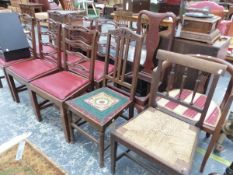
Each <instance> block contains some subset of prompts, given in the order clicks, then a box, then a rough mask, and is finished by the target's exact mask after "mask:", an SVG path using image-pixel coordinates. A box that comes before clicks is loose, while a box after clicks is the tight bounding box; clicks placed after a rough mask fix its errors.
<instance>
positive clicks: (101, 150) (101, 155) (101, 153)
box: [99, 130, 104, 168]
mask: <svg viewBox="0 0 233 175" xmlns="http://www.w3.org/2000/svg"><path fill="white" fill-rule="evenodd" d="M99 160H100V167H101V168H102V167H104V130H102V131H99Z"/></svg>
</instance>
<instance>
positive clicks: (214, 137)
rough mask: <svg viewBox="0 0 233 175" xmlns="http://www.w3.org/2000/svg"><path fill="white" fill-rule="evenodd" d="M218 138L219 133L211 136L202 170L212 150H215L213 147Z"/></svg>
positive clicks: (201, 170)
mask: <svg viewBox="0 0 233 175" xmlns="http://www.w3.org/2000/svg"><path fill="white" fill-rule="evenodd" d="M218 138H219V134H218V135H217V134H215V135H213V136H212V137H211V140H210V143H209V145H208V148H207V150H206V153H205V155H204V158H203V160H202V163H201V168H200V172H203V171H204V168H205V165H206V163H207V160H208V158H209V156H210V154H211V152H212V151H213V148H214V146H215V144H216V143H217V140H218Z"/></svg>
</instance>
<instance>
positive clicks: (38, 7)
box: [19, 2, 43, 17]
mask: <svg viewBox="0 0 233 175" xmlns="http://www.w3.org/2000/svg"><path fill="white" fill-rule="evenodd" d="M19 7H20V10H21V13H26V14H29V15H30V16H33V17H35V12H38V11H39V12H42V8H43V4H39V3H34V2H28V3H21V4H19Z"/></svg>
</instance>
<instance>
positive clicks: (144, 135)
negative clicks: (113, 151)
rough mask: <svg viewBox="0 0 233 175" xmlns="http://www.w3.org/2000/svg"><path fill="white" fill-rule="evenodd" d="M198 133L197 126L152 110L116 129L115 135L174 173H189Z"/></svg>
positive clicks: (147, 110)
mask: <svg viewBox="0 0 233 175" xmlns="http://www.w3.org/2000/svg"><path fill="white" fill-rule="evenodd" d="M198 131H199V129H198V128H196V127H195V126H192V125H190V124H188V123H185V122H183V121H181V120H179V119H176V118H173V117H171V116H169V115H167V114H165V113H163V112H160V111H158V110H156V109H154V108H152V107H150V108H148V109H146V110H145V111H144V112H142V113H140V114H139V115H138V116H137V117H136V118H134V119H132V120H131V121H129V122H128V123H126V124H125V125H122V126H121V127H119V128H118V129H116V131H115V135H116V136H117V137H120V138H121V139H122V140H124V141H126V142H127V143H129V144H130V145H133V147H135V148H136V149H139V150H141V151H143V152H144V153H145V154H147V155H148V156H150V157H152V158H153V159H156V160H159V161H160V162H161V163H163V164H165V165H167V166H169V167H171V168H172V169H173V170H175V171H178V172H179V173H182V174H187V172H189V169H190V167H191V163H192V157H193V150H194V149H195V147H196V140H197V138H198ZM185 172H186V173H185Z"/></svg>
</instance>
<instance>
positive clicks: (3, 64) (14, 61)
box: [0, 58, 30, 67]
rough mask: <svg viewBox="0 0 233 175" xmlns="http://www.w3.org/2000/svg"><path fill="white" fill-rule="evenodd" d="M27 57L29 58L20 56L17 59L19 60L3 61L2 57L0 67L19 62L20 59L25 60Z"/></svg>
mask: <svg viewBox="0 0 233 175" xmlns="http://www.w3.org/2000/svg"><path fill="white" fill-rule="evenodd" d="M28 59H30V58H22V59H19V60H12V61H4V60H3V59H1V58H0V67H7V66H11V65H12V64H15V63H19V62H22V61H26V60H28Z"/></svg>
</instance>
